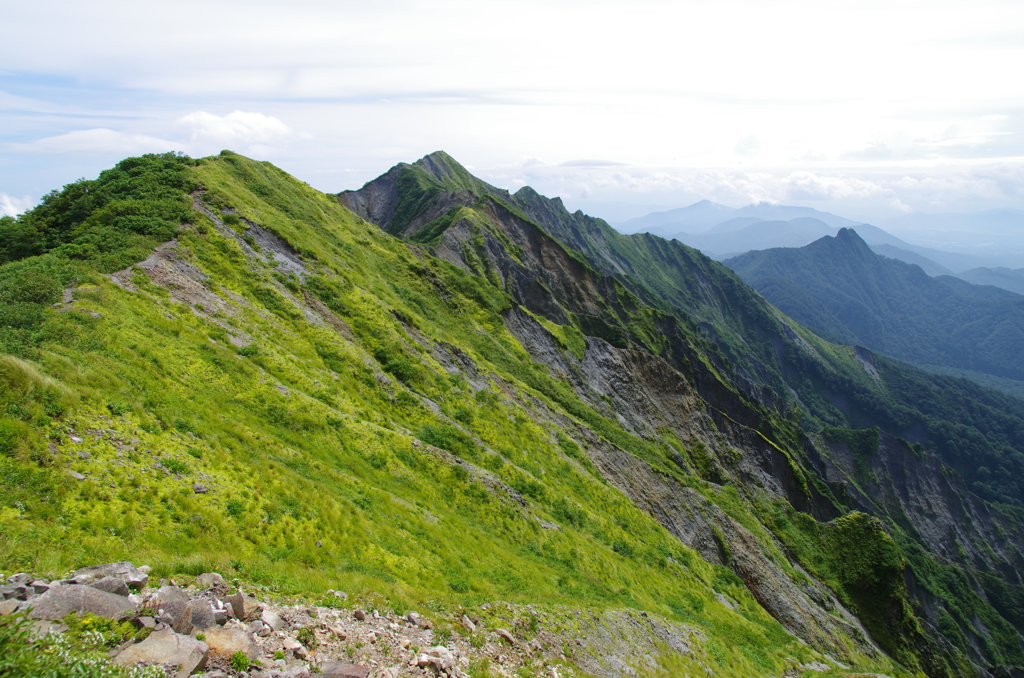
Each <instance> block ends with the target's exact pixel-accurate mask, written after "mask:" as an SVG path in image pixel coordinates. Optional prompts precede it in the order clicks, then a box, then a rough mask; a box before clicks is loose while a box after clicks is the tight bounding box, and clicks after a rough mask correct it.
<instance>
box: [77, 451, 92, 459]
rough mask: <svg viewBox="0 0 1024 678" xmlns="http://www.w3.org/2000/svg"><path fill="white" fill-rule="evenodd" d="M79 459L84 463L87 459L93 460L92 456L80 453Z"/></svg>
mask: <svg viewBox="0 0 1024 678" xmlns="http://www.w3.org/2000/svg"><path fill="white" fill-rule="evenodd" d="M78 458H79V459H81V460H83V461H84V460H86V459H91V458H92V455H91V454H89V453H88V452H79V453H78Z"/></svg>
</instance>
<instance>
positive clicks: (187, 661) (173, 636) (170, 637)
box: [114, 629, 210, 678]
mask: <svg viewBox="0 0 1024 678" xmlns="http://www.w3.org/2000/svg"><path fill="white" fill-rule="evenodd" d="M209 654H210V651H209V648H208V647H207V645H206V643H204V642H202V641H200V640H196V639H195V638H190V637H189V636H183V635H181V634H178V633H175V632H174V631H171V630H170V629H165V630H163V631H154V632H153V633H151V634H149V637H147V638H146V639H145V640H144V641H142V642H141V643H139V644H138V645H132V646H130V647H128V648H126V649H124V650H122V651H121V653H120V654H118V655H117V657H115V658H114V663H115V664H120V665H121V666H131V665H132V664H138V663H139V662H146V663H148V664H172V665H173V666H176V667H177V669H178V673H177V678H187V677H188V676H189V675H191V674H192V672H193V671H199V670H202V669H203V668H204V667H205V666H206V660H207V658H208V657H209Z"/></svg>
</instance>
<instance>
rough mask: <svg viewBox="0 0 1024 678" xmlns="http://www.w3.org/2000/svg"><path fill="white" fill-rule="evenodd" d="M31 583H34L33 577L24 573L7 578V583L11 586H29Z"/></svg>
mask: <svg viewBox="0 0 1024 678" xmlns="http://www.w3.org/2000/svg"><path fill="white" fill-rule="evenodd" d="M30 581H32V575H30V574H25V573H24V572H19V573H18V574H12V575H11V576H10V577H8V578H7V583H8V584H11V585H14V586H19V585H21V584H27V583H29V582H30Z"/></svg>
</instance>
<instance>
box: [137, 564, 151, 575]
mask: <svg viewBox="0 0 1024 678" xmlns="http://www.w3.org/2000/svg"><path fill="white" fill-rule="evenodd" d="M138 570H139V572H141V573H142V574H149V573H150V572H152V571H153V568H152V567H150V566H149V565H143V566H141V567H139V568H138Z"/></svg>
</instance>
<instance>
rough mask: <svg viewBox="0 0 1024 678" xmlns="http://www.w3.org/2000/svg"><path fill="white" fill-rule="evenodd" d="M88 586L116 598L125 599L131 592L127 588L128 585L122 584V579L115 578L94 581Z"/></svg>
mask: <svg viewBox="0 0 1024 678" xmlns="http://www.w3.org/2000/svg"><path fill="white" fill-rule="evenodd" d="M89 586H91V587H93V588H94V589H99V590H100V591H106V592H107V593H113V594H114V595H117V596H125V597H127V596H128V594H129V593H131V590H130V589H129V588H128V584H126V583H124V580H123V579H118V578H117V577H104V578H103V579H100V580H99V581H94V582H92V583H91V584H89Z"/></svg>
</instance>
